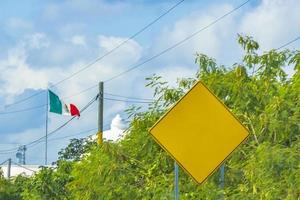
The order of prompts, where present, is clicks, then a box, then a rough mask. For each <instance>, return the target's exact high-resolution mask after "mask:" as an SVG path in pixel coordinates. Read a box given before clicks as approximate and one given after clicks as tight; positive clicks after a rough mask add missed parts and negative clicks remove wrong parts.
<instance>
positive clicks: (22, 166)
mask: <svg viewBox="0 0 300 200" xmlns="http://www.w3.org/2000/svg"><path fill="white" fill-rule="evenodd" d="M11 162H12V163H13V164H15V165H17V166H19V167H21V168H23V169H26V170H28V171H31V172H34V173H35V172H37V171H35V170H33V169H29V168H28V167H25V166H24V165H20V164H19V163H16V162H14V161H11Z"/></svg>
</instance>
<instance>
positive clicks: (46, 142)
mask: <svg viewBox="0 0 300 200" xmlns="http://www.w3.org/2000/svg"><path fill="white" fill-rule="evenodd" d="M47 157H48V89H47V93H46V137H45V165H47V162H48V161H47V159H48V158H47Z"/></svg>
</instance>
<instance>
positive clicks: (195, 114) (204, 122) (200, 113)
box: [150, 82, 249, 184]
mask: <svg viewBox="0 0 300 200" xmlns="http://www.w3.org/2000/svg"><path fill="white" fill-rule="evenodd" d="M150 133H151V134H152V136H153V137H154V139H155V140H156V141H157V142H158V143H159V144H160V145H161V146H162V147H163V148H164V149H165V150H166V151H167V152H169V154H170V155H171V156H172V157H173V158H174V159H175V160H176V161H177V163H178V164H179V165H180V166H181V167H182V168H183V169H185V171H186V172H188V173H189V174H190V175H191V176H192V177H193V178H194V179H195V180H196V181H197V182H198V183H199V184H200V183H202V182H203V181H204V180H205V179H206V178H207V177H208V176H209V175H210V174H212V173H213V172H214V170H215V169H217V168H218V166H219V165H221V164H222V162H223V161H224V160H225V159H226V158H227V157H228V156H229V155H230V154H231V152H232V151H233V150H234V149H236V148H237V147H238V146H239V145H240V144H241V143H242V142H243V141H244V140H245V139H246V138H247V136H248V135H249V133H248V131H247V129H246V128H245V127H244V126H243V125H242V124H241V123H240V122H239V121H238V120H237V119H236V118H235V117H234V115H233V114H232V113H231V112H230V111H229V110H228V109H227V108H226V107H225V105H224V104H223V103H222V102H221V101H220V100H219V99H218V98H217V97H216V96H215V95H214V94H213V93H212V92H210V91H209V90H208V88H207V87H206V86H205V85H204V84H203V83H201V82H198V83H196V84H195V85H194V86H193V88H192V89H191V90H190V91H189V92H188V93H187V94H186V95H185V96H184V97H183V98H181V99H180V100H179V101H178V102H177V103H176V104H175V106H173V107H172V108H171V109H170V110H169V111H168V112H167V113H166V114H165V115H164V116H163V117H162V118H161V119H160V120H159V121H158V122H157V123H156V124H155V125H154V126H153V127H152V128H151V129H150Z"/></svg>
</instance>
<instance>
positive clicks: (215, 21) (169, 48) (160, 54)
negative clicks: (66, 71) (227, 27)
mask: <svg viewBox="0 0 300 200" xmlns="http://www.w3.org/2000/svg"><path fill="white" fill-rule="evenodd" d="M250 1H251V0H247V1H245V2H244V3H242V4H240V5H239V6H237V7H235V8H234V9H232V10H231V11H229V12H227V13H225V14H224V15H222V16H220V17H218V18H217V19H215V20H214V21H212V22H211V23H209V24H208V25H206V26H205V27H203V28H201V29H200V30H198V31H196V32H194V33H193V34H191V35H189V36H188V37H186V38H184V39H183V40H180V41H179V42H177V43H175V44H173V45H172V46H170V47H168V48H166V49H164V50H163V51H161V52H159V53H157V54H155V55H154V56H152V57H150V58H148V59H146V60H145V61H143V62H141V63H139V64H136V65H134V66H132V67H130V68H129V69H127V70H125V71H123V72H121V73H119V74H117V75H115V76H112V77H110V78H109V79H107V80H105V81H104V82H110V81H112V80H114V79H116V78H118V77H120V76H122V75H124V74H126V73H128V72H130V71H132V70H134V69H136V68H138V67H140V66H142V65H144V64H146V63H148V62H150V61H152V60H154V59H156V58H157V57H159V56H162V55H163V54H165V53H167V52H168V51H170V50H172V49H174V48H176V47H177V46H179V45H181V44H182V43H184V42H186V41H187V40H189V39H191V38H193V37H195V36H196V35H197V34H199V33H200V32H202V31H204V30H206V29H208V28H209V27H210V26H213V25H214V24H216V23H217V22H219V21H220V20H222V19H223V18H225V17H227V16H228V15H230V14H232V13H234V12H235V11H236V10H238V9H240V8H241V7H243V6H244V5H246V4H247V3H248V2H250ZM97 86H98V84H95V85H92V86H91V87H88V88H86V89H84V90H82V91H80V92H78V93H76V94H74V95H71V96H77V95H80V94H82V93H85V92H87V91H89V90H91V89H93V88H96V87H97ZM71 96H68V97H67V98H70V97H71Z"/></svg>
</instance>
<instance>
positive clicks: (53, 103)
mask: <svg viewBox="0 0 300 200" xmlns="http://www.w3.org/2000/svg"><path fill="white" fill-rule="evenodd" d="M48 91H49V100H50V104H49V105H50V109H49V111H50V112H53V113H57V114H60V115H71V116H78V117H80V112H79V110H78V108H77V107H76V106H75V105H74V104H68V105H67V104H65V103H64V102H63V101H61V100H60V98H59V97H58V96H57V95H56V94H55V93H54V92H52V91H51V90H48Z"/></svg>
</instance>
